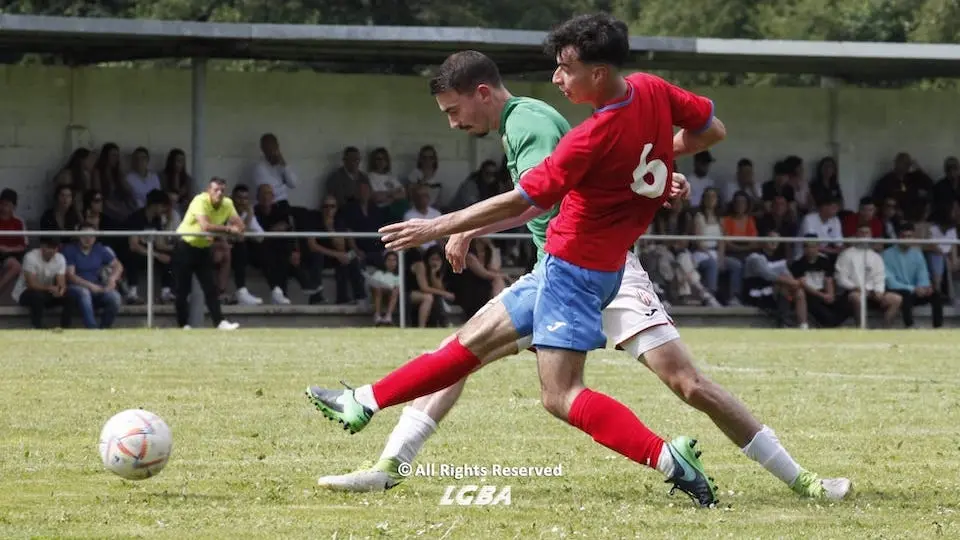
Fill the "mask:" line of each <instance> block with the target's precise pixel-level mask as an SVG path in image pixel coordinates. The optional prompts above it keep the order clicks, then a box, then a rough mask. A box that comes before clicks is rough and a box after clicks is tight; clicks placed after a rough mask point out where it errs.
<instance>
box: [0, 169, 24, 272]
mask: <svg viewBox="0 0 960 540" xmlns="http://www.w3.org/2000/svg"><path fill="white" fill-rule="evenodd" d="M17 199H18V196H17V192H16V191H14V190H12V189H9V188H5V189H4V190H3V191H0V231H25V230H26V229H27V228H26V226H25V225H24V224H23V220H22V219H20V218H19V217H17V215H16V210H17ZM27 243H28V242H27V237H26V236H0V290H6V288H7V286H8V285H10V284H11V283H13V280H15V279H17V276H19V275H20V263H21V262H22V261H23V256H24V253H26V251H27Z"/></svg>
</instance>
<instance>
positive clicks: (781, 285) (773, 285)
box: [743, 232, 809, 329]
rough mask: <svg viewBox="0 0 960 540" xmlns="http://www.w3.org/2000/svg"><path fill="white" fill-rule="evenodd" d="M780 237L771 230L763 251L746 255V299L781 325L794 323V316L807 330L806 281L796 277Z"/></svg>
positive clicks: (744, 271)
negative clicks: (781, 244) (784, 254)
mask: <svg viewBox="0 0 960 540" xmlns="http://www.w3.org/2000/svg"><path fill="white" fill-rule="evenodd" d="M779 236H780V235H778V234H777V233H775V232H771V233H770V234H769V235H768V237H769V238H771V240H769V241H767V242H764V243H763V248H762V249H761V251H760V252H759V253H751V254H750V255H748V256H747V259H746V261H745V262H744V270H743V276H744V279H743V284H744V287H746V289H747V292H746V294H745V295H744V301H745V302H747V303H748V304H749V305H752V306H756V307H758V308H760V309H762V310H763V311H766V312H768V313H770V314H772V315H773V316H774V318H775V319H776V320H777V324H778V326H779V327H781V328H784V327H790V326H793V321H792V320H791V319H794V318H795V319H796V324H797V325H798V326H799V327H800V328H802V329H807V328H809V324H808V323H807V296H806V293H805V292H804V287H803V283H802V282H801V281H800V280H798V279H796V278H794V277H793V274H791V273H790V268H789V265H788V263H787V260H786V259H784V258H783V256H782V255H781V254H782V253H783V251H782V250H780V249H779V245H778V244H779V243H780V242H778V241H777V240H776V239H777V238H779ZM791 306H792V307H793V310H792V313H791Z"/></svg>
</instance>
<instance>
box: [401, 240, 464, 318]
mask: <svg viewBox="0 0 960 540" xmlns="http://www.w3.org/2000/svg"><path fill="white" fill-rule="evenodd" d="M404 258H405V259H406V263H407V272H406V279H407V282H406V283H405V284H404V285H405V287H406V291H407V294H408V295H410V306H411V307H413V308H415V309H416V316H417V317H416V318H417V326H418V327H420V328H426V327H427V326H440V327H442V326H446V322H447V316H446V310H445V309H444V306H443V302H444V301H448V302H454V301H456V299H457V297H456V296H454V294H453V293H451V292H448V291H447V290H446V288H445V287H444V284H443V279H442V276H441V275H440V269H441V268H442V267H443V252H442V251H441V249H440V248H439V247H437V246H434V247H432V248H430V249H428V250H426V251H422V250H420V248H410V249H408V250H407V251H405V252H404Z"/></svg>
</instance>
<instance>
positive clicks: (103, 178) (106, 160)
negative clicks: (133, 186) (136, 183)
mask: <svg viewBox="0 0 960 540" xmlns="http://www.w3.org/2000/svg"><path fill="white" fill-rule="evenodd" d="M92 179H93V186H92V187H93V189H95V190H98V191H100V193H102V194H103V199H104V205H103V212H104V214H105V215H107V216H109V217H110V219H111V220H112V221H113V222H114V223H123V222H124V221H125V220H126V219H127V217H128V216H129V215H130V213H131V212H133V211H134V210H136V209H137V207H136V202H135V201H134V199H133V194H131V193H130V188H129V187H128V186H127V181H126V179H125V177H124V174H123V171H122V170H121V168H120V148H119V147H118V146H117V145H116V144H114V143H106V144H104V145H103V146H102V147H101V148H100V155H99V156H98V157H97V164H96V165H94V168H93V175H92Z"/></svg>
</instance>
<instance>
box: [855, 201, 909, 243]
mask: <svg viewBox="0 0 960 540" xmlns="http://www.w3.org/2000/svg"><path fill="white" fill-rule="evenodd" d="M882 204H883V205H882V206H881V207H880V225H881V226H882V227H883V238H896V237H897V231H899V230H900V223H901V222H903V213H902V212H901V210H900V206H898V204H897V199H895V198H893V197H887V198H886V199H883V202H882ZM857 230H859V229H857Z"/></svg>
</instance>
